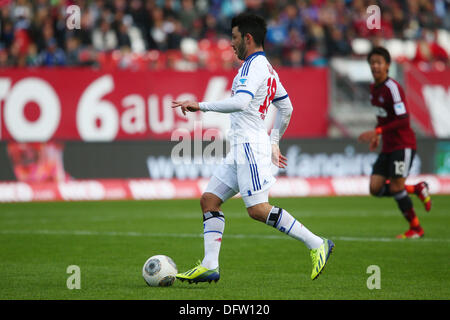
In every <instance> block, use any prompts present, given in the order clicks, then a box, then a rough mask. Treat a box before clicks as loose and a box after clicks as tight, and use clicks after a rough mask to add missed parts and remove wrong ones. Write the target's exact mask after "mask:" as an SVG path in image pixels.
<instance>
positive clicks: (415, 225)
mask: <svg viewBox="0 0 450 320" xmlns="http://www.w3.org/2000/svg"><path fill="white" fill-rule="evenodd" d="M367 61H368V62H369V65H370V70H371V71H372V76H373V78H374V83H373V84H371V86H370V102H371V103H372V105H373V106H374V107H375V108H376V109H377V126H376V127H375V129H373V130H369V131H365V132H363V133H362V134H361V135H360V136H359V138H358V140H359V141H361V142H365V143H368V144H369V146H370V150H371V151H374V150H375V149H376V148H377V147H378V145H379V143H380V137H381V138H382V139H383V147H382V150H381V153H380V154H379V156H378V158H377V160H376V162H375V164H374V165H373V171H372V175H371V177H370V193H371V194H372V195H373V196H377V197H383V196H389V197H390V196H392V197H394V199H395V201H396V202H397V205H398V207H399V209H400V211H401V212H402V214H403V216H404V217H405V218H406V220H407V221H408V222H409V229H408V230H407V231H406V232H405V233H403V234H400V235H398V236H397V238H420V237H423V235H424V230H423V228H422V227H421V225H420V223H419V219H418V218H417V216H416V213H415V211H414V207H413V203H412V201H411V198H410V197H409V193H415V194H416V195H417V196H418V197H419V198H420V199H421V200H422V202H423V203H424V205H425V210H426V211H430V209H431V198H430V195H429V191H428V185H427V183H426V182H423V181H422V182H420V183H418V184H416V185H405V181H406V178H407V176H408V173H409V170H410V168H411V164H412V161H413V159H414V155H415V153H416V136H415V134H414V132H413V131H412V129H411V127H410V124H409V114H408V107H407V104H406V99H405V94H404V92H403V88H402V87H401V86H400V84H399V83H398V82H397V81H395V80H394V79H392V78H390V77H389V75H388V74H389V65H390V63H391V57H390V54H389V52H388V51H387V50H386V49H385V48H382V47H375V48H373V49H372V51H371V52H370V53H369V55H368V56H367Z"/></svg>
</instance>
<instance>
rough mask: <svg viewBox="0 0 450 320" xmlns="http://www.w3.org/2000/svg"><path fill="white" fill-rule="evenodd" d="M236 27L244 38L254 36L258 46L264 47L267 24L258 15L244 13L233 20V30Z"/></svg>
mask: <svg viewBox="0 0 450 320" xmlns="http://www.w3.org/2000/svg"><path fill="white" fill-rule="evenodd" d="M234 27H238V29H239V32H240V33H241V34H242V37H244V36H245V35H246V34H247V33H249V34H251V35H252V37H253V40H254V41H255V44H256V45H257V46H263V47H264V38H265V37H266V32H267V24H266V21H265V20H264V19H263V18H262V17H260V16H258V15H256V14H252V13H245V12H243V13H241V14H239V15H238V16H236V17H234V18H233V19H232V20H231V29H233V28H234Z"/></svg>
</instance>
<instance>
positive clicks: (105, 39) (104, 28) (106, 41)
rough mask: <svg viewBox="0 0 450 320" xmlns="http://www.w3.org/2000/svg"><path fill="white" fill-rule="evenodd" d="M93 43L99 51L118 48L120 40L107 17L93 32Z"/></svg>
mask: <svg viewBox="0 0 450 320" xmlns="http://www.w3.org/2000/svg"><path fill="white" fill-rule="evenodd" d="M92 44H93V46H94V49H96V50H98V51H111V50H114V49H116V48H117V44H118V40H117V35H116V33H115V32H114V30H112V29H111V24H110V23H109V22H108V20H106V19H102V20H101V21H100V26H99V27H98V28H95V29H94V32H93V33H92Z"/></svg>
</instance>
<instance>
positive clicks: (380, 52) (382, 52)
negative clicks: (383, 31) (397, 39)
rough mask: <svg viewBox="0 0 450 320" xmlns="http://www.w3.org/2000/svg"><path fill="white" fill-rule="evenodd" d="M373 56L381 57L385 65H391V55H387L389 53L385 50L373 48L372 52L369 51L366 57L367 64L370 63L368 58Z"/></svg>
mask: <svg viewBox="0 0 450 320" xmlns="http://www.w3.org/2000/svg"><path fill="white" fill-rule="evenodd" d="M374 54H378V55H380V56H382V57H383V58H384V61H386V63H387V64H391V55H390V54H389V51H387V49H386V48H383V47H374V48H373V49H372V50H370V52H369V54H368V55H367V62H370V57H371V56H372V55H374Z"/></svg>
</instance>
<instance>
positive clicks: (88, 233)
mask: <svg viewBox="0 0 450 320" xmlns="http://www.w3.org/2000/svg"><path fill="white" fill-rule="evenodd" d="M0 234H4V235H6V234H25V235H27V234H36V235H69V236H112V237H117V236H119V237H150V238H151V237H158V238H202V237H203V234H198V233H144V232H121V231H89V230H0ZM224 237H225V239H227V238H232V239H262V240H271V239H276V240H283V239H290V238H289V237H287V236H285V235H265V234H225V235H224ZM329 238H330V239H332V240H337V241H356V242H358V241H359V242H399V243H400V242H402V240H401V239H395V238H385V237H345V236H330V237H329ZM417 241H419V242H450V239H436V238H426V237H425V238H422V239H417Z"/></svg>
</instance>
